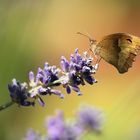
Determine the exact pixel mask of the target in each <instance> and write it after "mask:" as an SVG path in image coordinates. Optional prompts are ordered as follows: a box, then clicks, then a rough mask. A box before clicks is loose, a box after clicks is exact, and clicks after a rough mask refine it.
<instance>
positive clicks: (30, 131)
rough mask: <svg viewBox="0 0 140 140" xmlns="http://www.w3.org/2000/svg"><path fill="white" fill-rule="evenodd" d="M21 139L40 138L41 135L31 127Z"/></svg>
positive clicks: (38, 139) (36, 139)
mask: <svg viewBox="0 0 140 140" xmlns="http://www.w3.org/2000/svg"><path fill="white" fill-rule="evenodd" d="M23 140H41V137H40V135H39V134H37V133H36V132H34V131H33V130H32V129H29V130H28V132H27V135H26V137H25V138H24V139H23Z"/></svg>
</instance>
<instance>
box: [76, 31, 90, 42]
mask: <svg viewBox="0 0 140 140" xmlns="http://www.w3.org/2000/svg"><path fill="white" fill-rule="evenodd" d="M77 34H79V35H83V36H85V37H87V38H88V39H89V41H90V42H91V41H93V39H92V38H91V37H90V36H89V35H86V34H83V33H81V32H77Z"/></svg>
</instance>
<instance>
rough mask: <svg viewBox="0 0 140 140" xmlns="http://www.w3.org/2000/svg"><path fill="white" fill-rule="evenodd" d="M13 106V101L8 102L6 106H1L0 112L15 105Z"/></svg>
mask: <svg viewBox="0 0 140 140" xmlns="http://www.w3.org/2000/svg"><path fill="white" fill-rule="evenodd" d="M13 104H14V102H13V101H10V102H7V103H5V104H3V105H0V111H2V110H4V109H6V108H8V107H10V106H11V105H13Z"/></svg>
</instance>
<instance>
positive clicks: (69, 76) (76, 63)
mask: <svg viewBox="0 0 140 140" xmlns="http://www.w3.org/2000/svg"><path fill="white" fill-rule="evenodd" d="M92 60H93V58H92V57H91V56H89V57H88V56H87V52H85V53H84V54H83V56H81V55H80V54H79V53H78V49H76V50H75V53H74V54H72V55H71V58H70V62H69V61H68V60H67V59H66V58H65V57H64V56H62V57H61V68H62V70H63V73H65V76H63V78H62V79H63V80H62V82H61V84H62V85H63V86H64V87H65V88H66V91H67V93H70V92H71V89H73V90H74V91H76V92H77V93H78V95H81V92H80V89H79V87H78V86H79V85H85V81H86V82H87V83H89V84H91V85H92V84H94V83H96V82H97V81H96V80H95V78H94V77H93V76H92V74H94V73H95V72H96V70H97V68H98V66H97V65H95V66H93V65H92Z"/></svg>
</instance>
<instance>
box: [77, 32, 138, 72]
mask: <svg viewBox="0 0 140 140" xmlns="http://www.w3.org/2000/svg"><path fill="white" fill-rule="evenodd" d="M78 34H82V33H80V32H78ZM82 35H84V34H82ZM84 36H87V35H84ZM87 37H88V38H89V41H90V50H91V51H92V52H93V54H94V55H95V56H97V57H98V58H99V57H100V58H99V60H101V59H104V60H105V61H106V62H107V63H109V64H111V65H113V66H114V67H116V69H117V70H118V72H119V73H121V74H122V73H125V72H127V71H128V69H129V68H130V67H132V63H133V62H134V61H135V57H136V56H137V53H138V51H139V50H140V38H139V37H136V36H133V35H130V34H127V33H114V34H110V35H107V36H105V37H103V39H102V40H101V41H99V42H97V41H96V40H94V39H91V38H90V37H89V36H87Z"/></svg>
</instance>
